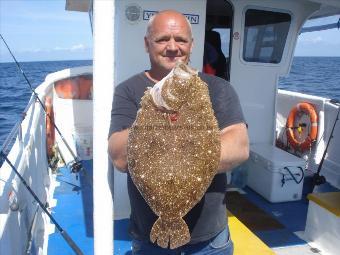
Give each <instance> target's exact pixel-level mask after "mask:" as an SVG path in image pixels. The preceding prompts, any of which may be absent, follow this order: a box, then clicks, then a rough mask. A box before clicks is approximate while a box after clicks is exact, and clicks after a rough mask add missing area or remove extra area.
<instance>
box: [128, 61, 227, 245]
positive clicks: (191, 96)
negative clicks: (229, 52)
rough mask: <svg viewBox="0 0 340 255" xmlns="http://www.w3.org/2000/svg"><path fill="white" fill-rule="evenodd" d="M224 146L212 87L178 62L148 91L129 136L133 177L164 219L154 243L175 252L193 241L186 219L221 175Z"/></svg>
mask: <svg viewBox="0 0 340 255" xmlns="http://www.w3.org/2000/svg"><path fill="white" fill-rule="evenodd" d="M220 146H221V145H220V133H219V128H218V124H217V121H216V118H215V116H214V112H213V109H212V105H211V102H210V97H209V91H208V86H207V84H206V83H204V82H203V81H202V80H201V79H200V78H199V77H198V74H197V71H195V70H194V69H191V68H190V67H189V66H187V65H185V64H183V63H178V64H177V65H176V67H175V68H174V69H173V70H172V71H171V72H170V73H169V74H168V75H167V76H166V77H165V78H164V79H162V80H161V81H160V82H158V83H157V84H155V85H154V86H153V87H152V88H149V89H148V90H147V91H146V92H145V94H144V96H143V97H142V100H141V108H140V109H139V111H138V113H137V118H136V120H135V122H134V124H133V125H132V127H131V129H130V131H129V137H128V167H129V172H130V175H131V178H132V180H133V182H134V184H135V185H136V187H137V188H138V190H139V192H140V193H141V195H142V196H143V198H144V199H145V201H146V202H147V203H148V205H149V206H150V208H151V209H152V210H153V212H154V213H155V214H156V215H157V216H158V219H157V220H156V222H155V223H154V224H153V226H152V229H151V232H150V240H151V241H152V242H156V241H157V244H158V245H159V246H161V247H163V248H167V247H169V246H170V248H171V249H175V248H177V247H179V246H182V245H184V244H186V243H188V242H189V241H190V233H189V228H188V226H187V224H186V223H185V221H184V220H183V216H185V215H186V214H187V213H188V212H189V211H190V209H192V208H193V207H194V206H195V204H197V203H198V202H199V201H200V199H201V198H202V197H203V195H204V193H205V191H206V190H207V188H208V187H209V185H210V183H211V181H212V179H213V177H214V175H215V174H216V171H217V168H218V165H219V160H220V149H221V148H220Z"/></svg>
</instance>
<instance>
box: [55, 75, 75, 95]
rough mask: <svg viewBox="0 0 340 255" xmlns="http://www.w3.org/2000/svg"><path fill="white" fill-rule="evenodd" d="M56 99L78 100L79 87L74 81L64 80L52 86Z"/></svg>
mask: <svg viewBox="0 0 340 255" xmlns="http://www.w3.org/2000/svg"><path fill="white" fill-rule="evenodd" d="M54 89H55V91H56V92H57V95H58V97H60V98H64V99H79V86H78V81H77V80H76V79H72V78H70V79H64V80H60V81H57V82H56V83H55V84H54Z"/></svg>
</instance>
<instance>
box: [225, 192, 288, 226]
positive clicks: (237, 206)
mask: <svg viewBox="0 0 340 255" xmlns="http://www.w3.org/2000/svg"><path fill="white" fill-rule="evenodd" d="M226 204H227V209H228V210H229V211H230V212H231V213H232V214H233V215H235V216H236V217H237V218H238V219H239V220H240V221H241V222H242V223H243V224H244V225H246V226H247V227H248V228H249V229H250V230H251V231H263V230H274V229H282V228H285V227H284V226H283V225H282V224H281V223H280V222H278V221H277V220H276V219H275V218H273V216H271V215H269V214H268V213H266V212H265V211H263V210H262V209H261V208H259V207H257V206H256V205H255V204H253V203H252V202H250V201H249V200H248V199H247V198H246V196H244V195H242V194H240V193H239V192H237V191H230V192H229V191H228V192H227V194H226Z"/></svg>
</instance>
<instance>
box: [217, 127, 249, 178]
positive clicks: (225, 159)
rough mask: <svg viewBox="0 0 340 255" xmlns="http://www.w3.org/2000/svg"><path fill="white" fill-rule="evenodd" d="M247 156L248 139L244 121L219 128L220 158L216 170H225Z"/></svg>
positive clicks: (220, 171) (239, 162)
mask: <svg viewBox="0 0 340 255" xmlns="http://www.w3.org/2000/svg"><path fill="white" fill-rule="evenodd" d="M248 157H249V139H248V132H247V127H246V125H245V124H244V123H238V124H234V125H231V126H228V127H226V128H224V129H222V130H221V159H220V165H219V166H218V172H219V173H222V172H226V171H228V170H231V169H232V168H234V167H236V166H237V165H239V164H241V163H242V162H243V161H245V160H247V159H248Z"/></svg>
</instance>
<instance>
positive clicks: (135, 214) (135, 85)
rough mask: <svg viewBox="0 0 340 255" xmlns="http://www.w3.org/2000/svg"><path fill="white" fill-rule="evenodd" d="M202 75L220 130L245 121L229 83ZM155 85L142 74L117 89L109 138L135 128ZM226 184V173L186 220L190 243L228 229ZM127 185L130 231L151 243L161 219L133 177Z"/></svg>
mask: <svg viewBox="0 0 340 255" xmlns="http://www.w3.org/2000/svg"><path fill="white" fill-rule="evenodd" d="M199 76H200V78H201V79H202V80H203V81H205V82H206V83H207V84H208V89H209V95H210V99H211V103H212V107H213V110H214V113H215V117H216V119H217V121H218V125H219V128H220V129H221V130H222V129H223V128H225V127H227V126H229V125H232V124H236V123H241V122H244V117H243V114H242V109H241V106H240V102H239V98H238V96H237V94H236V92H235V90H234V89H233V87H232V86H231V85H230V84H229V82H227V81H225V80H223V79H221V78H218V77H216V76H212V75H207V74H204V73H199ZM154 84H155V83H154V82H153V81H151V80H150V79H148V78H147V77H146V75H145V73H144V72H142V73H139V74H137V75H135V76H132V77H131V78H129V79H128V80H126V81H124V82H122V83H121V84H119V85H118V86H117V87H116V89H115V94H114V98H113V103H112V111H111V126H110V133H109V135H111V134H112V133H113V132H117V131H121V130H123V129H126V128H129V127H131V126H132V124H133V122H134V121H135V119H136V116H137V111H138V109H139V108H140V101H141V98H142V96H143V95H144V92H145V90H146V89H147V87H152V86H153V85H154ZM226 181H227V180H226V174H225V173H221V174H217V175H216V176H215V177H214V179H213V181H212V183H211V185H210V186H209V188H208V190H207V192H206V194H205V195H204V196H203V198H202V199H201V201H200V202H198V203H197V204H196V205H195V206H194V207H193V208H192V209H191V210H190V211H189V212H188V214H187V215H186V216H185V217H184V218H183V219H184V220H185V222H186V223H187V225H188V227H189V230H190V235H191V241H190V243H197V242H202V241H206V240H209V239H211V238H213V237H214V236H216V235H217V234H218V233H219V232H221V231H222V230H223V229H224V228H225V227H226V225H227V217H226V205H225V191H226V185H227V182H226ZM127 186H128V192H129V198H130V204H131V216H130V227H129V232H130V234H131V235H132V237H133V238H135V239H138V240H144V241H149V240H150V231H151V228H152V225H153V224H154V222H155V221H156V219H157V216H156V215H155V214H154V213H153V211H152V210H151V208H150V207H149V206H148V204H147V203H146V202H145V200H144V199H143V197H142V196H141V194H140V193H139V191H138V189H137V188H136V186H135V185H134V183H133V181H132V180H131V177H130V174H128V178H127Z"/></svg>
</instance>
